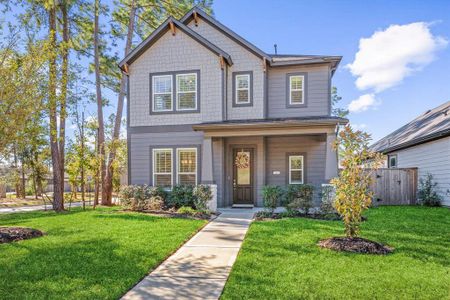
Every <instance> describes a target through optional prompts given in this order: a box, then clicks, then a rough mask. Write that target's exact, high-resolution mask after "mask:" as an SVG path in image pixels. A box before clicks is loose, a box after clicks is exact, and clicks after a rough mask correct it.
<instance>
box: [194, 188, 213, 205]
mask: <svg viewBox="0 0 450 300" xmlns="http://www.w3.org/2000/svg"><path fill="white" fill-rule="evenodd" d="M193 192H194V206H195V208H196V209H198V210H202V211H206V210H208V202H209V201H211V200H212V197H213V194H212V191H211V187H210V186H209V185H204V184H200V185H197V186H196V187H194V191H193Z"/></svg>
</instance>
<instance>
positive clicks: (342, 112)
mask: <svg viewBox="0 0 450 300" xmlns="http://www.w3.org/2000/svg"><path fill="white" fill-rule="evenodd" d="M341 100H342V97H341V96H339V95H338V92H337V87H335V86H333V87H332V88H331V114H332V115H333V116H336V117H341V118H345V117H347V116H348V114H349V111H348V109H344V108H341V107H336V106H337V104H338V103H339V102H340V101H341Z"/></svg>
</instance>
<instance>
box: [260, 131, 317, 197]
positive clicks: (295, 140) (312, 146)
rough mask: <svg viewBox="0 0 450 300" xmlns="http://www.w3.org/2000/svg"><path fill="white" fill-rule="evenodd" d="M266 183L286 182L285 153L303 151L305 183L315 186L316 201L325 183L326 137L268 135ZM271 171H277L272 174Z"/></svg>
mask: <svg viewBox="0 0 450 300" xmlns="http://www.w3.org/2000/svg"><path fill="white" fill-rule="evenodd" d="M266 142H267V166H266V170H267V179H266V182H267V184H270V185H279V186H286V185H287V184H288V179H287V178H288V177H287V174H288V169H287V154H288V153H296V152H298V153H305V155H306V162H305V166H306V170H305V177H306V178H305V179H306V181H305V183H308V184H312V185H314V186H315V187H316V193H315V201H316V203H318V201H319V200H318V198H319V197H318V195H319V193H318V192H319V191H320V190H319V189H320V186H321V184H322V183H325V182H326V180H325V161H326V138H325V136H301V137H268V138H267V141H266ZM273 171H279V172H280V174H279V175H274V174H273Z"/></svg>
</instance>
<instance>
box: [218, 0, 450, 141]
mask: <svg viewBox="0 0 450 300" xmlns="http://www.w3.org/2000/svg"><path fill="white" fill-rule="evenodd" d="M213 8H214V14H215V17H216V18H217V19H218V20H219V21H220V22H222V23H223V24H225V25H227V26H228V27H230V28H231V29H232V30H234V31H236V32H237V33H238V34H240V35H241V36H243V37H245V38H246V39H248V40H249V41H251V42H252V43H254V44H255V45H257V46H258V47H259V48H261V49H262V50H264V51H266V52H269V53H273V44H275V43H276V44H277V45H278V53H280V54H281V53H288V54H326V55H341V56H343V59H342V62H341V64H340V67H339V69H338V71H337V72H336V74H335V75H334V78H333V85H335V86H336V87H337V88H338V91H339V94H340V96H342V98H343V100H342V103H341V105H342V106H347V105H349V104H350V102H351V101H353V100H355V99H358V98H359V97H360V96H362V95H365V94H373V93H374V92H373V90H374V88H372V89H370V88H369V89H367V90H360V89H358V88H357V87H356V83H355V82H356V79H357V77H355V76H353V75H352V73H351V72H350V70H349V69H347V68H346V67H345V66H346V65H348V64H350V63H352V62H353V61H354V59H355V55H356V53H357V52H358V50H359V42H360V39H361V38H370V37H371V36H372V35H373V34H374V33H375V32H376V31H386V29H387V28H389V27H390V26H391V25H403V26H406V25H408V24H411V23H417V22H424V23H427V28H428V29H429V31H430V33H431V34H432V36H433V38H435V39H438V38H439V37H442V38H443V39H446V40H450V1H286V0H285V1H238V0H215V2H214V5H213ZM409 32H411V31H409ZM412 32H413V33H414V31H412ZM406 35H407V33H406ZM404 38H405V39H406V40H405V42H404V43H400V45H403V44H404V45H405V47H408V48H413V47H418V48H419V49H418V50H417V51H419V52H420V51H421V49H420V46H421V45H423V44H424V42H422V40H420V39H419V40H417V39H416V38H415V36H414V38H412V39H410V36H408V35H407V36H406V37H404ZM441 42H442V41H441ZM410 43H412V44H410ZM414 43H416V44H419V45H415V44H414ZM378 44H379V43H378ZM443 44H445V41H443V42H442V43H441V44H440V47H436V48H438V49H437V50H435V51H432V53H431V55H432V56H433V57H434V59H433V60H432V61H431V62H428V60H427V63H423V61H422V62H420V63H419V66H415V67H414V66H413V68H414V71H412V72H411V74H409V76H404V78H403V79H402V80H400V81H398V80H397V81H396V83H395V84H394V86H392V87H389V88H385V89H384V90H382V91H381V92H375V93H374V94H375V95H374V98H375V99H376V104H377V105H375V106H374V107H370V108H368V109H367V110H365V111H362V112H358V113H351V114H350V116H349V118H350V121H351V122H352V123H353V124H355V125H356V126H357V127H359V128H361V127H362V128H363V129H364V130H366V131H367V132H369V133H372V135H373V138H374V140H377V139H379V138H381V137H383V136H384V135H386V134H388V133H390V132H392V131H393V130H395V129H397V128H398V127H400V126H401V125H403V124H405V123H406V122H408V121H409V120H411V119H413V118H414V117H416V116H418V115H419V114H421V113H422V112H424V111H426V110H428V109H430V108H433V107H435V106H438V105H440V104H441V103H443V102H446V101H450V74H449V71H450V45H449V44H447V45H446V46H445V45H443ZM386 46H388V45H386ZM394 50H395V49H394ZM394 50H392V51H393V52H395V51H394ZM414 54H415V55H410V56H412V57H410V61H409V63H411V64H413V65H414V63H415V62H414V60H415V59H416V60H417V59H419V60H420V59H421V58H422V57H421V56H420V53H414ZM428 54H429V53H428ZM397 55H399V54H397ZM382 59H385V57H377V56H376V55H375V56H374V60H379V61H378V62H379V63H380V64H382V63H383V62H382V61H381V60H382ZM401 59H402V57H401V55H400V57H399V58H398V60H401ZM363 62H364V61H363ZM407 63H408V60H407V61H406V62H405V64H407ZM394 64H395V63H394ZM407 66H408V64H407ZM398 67H399V66H393V69H392V72H394V71H395V68H398ZM387 72H390V70H389V69H388V70H387ZM385 75H386V74H385ZM387 75H389V74H387Z"/></svg>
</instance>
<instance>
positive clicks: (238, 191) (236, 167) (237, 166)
mask: <svg viewBox="0 0 450 300" xmlns="http://www.w3.org/2000/svg"><path fill="white" fill-rule="evenodd" d="M253 158H254V156H253V149H251V148H237V149H233V204H253Z"/></svg>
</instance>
